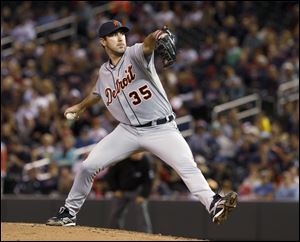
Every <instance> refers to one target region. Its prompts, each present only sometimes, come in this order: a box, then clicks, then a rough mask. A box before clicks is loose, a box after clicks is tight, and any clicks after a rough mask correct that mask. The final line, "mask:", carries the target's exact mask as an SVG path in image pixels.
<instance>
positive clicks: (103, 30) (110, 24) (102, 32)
mask: <svg viewBox="0 0 300 242" xmlns="http://www.w3.org/2000/svg"><path fill="white" fill-rule="evenodd" d="M118 30H121V31H123V32H124V33H126V32H128V31H129V28H127V27H126V26H123V25H122V23H121V22H119V21H117V20H115V19H113V20H110V21H107V22H106V23H104V24H102V25H101V26H100V28H99V30H98V36H99V37H100V38H103V37H104V36H106V35H109V34H111V33H114V32H116V31H118Z"/></svg>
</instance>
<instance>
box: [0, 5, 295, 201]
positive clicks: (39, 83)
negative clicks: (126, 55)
mask: <svg viewBox="0 0 300 242" xmlns="http://www.w3.org/2000/svg"><path fill="white" fill-rule="evenodd" d="M41 4H43V5H42V6H41ZM100 4H101V5H103V6H105V7H107V4H108V2H101V3H99V2H97V1H96V2H93V1H71V2H68V1H62V2H52V1H46V2H43V3H38V2H37V3H36V2H33V1H22V2H14V1H7V2H1V5H2V8H1V37H2V38H3V37H6V36H11V37H12V38H13V40H14V41H13V45H12V49H13V53H12V55H9V56H2V55H1V177H2V178H3V179H4V185H3V192H4V193H5V194H12V193H14V194H51V195H66V194H68V192H69V190H70V188H71V185H72V182H73V179H74V173H75V172H76V169H77V167H78V164H79V163H80V162H81V161H82V160H83V159H84V157H85V155H86V154H83V155H82V154H78V152H77V151H78V148H82V147H85V146H88V145H92V144H95V143H97V142H99V141H100V140H101V139H102V138H104V137H105V136H106V135H107V134H108V133H110V132H111V131H112V130H113V129H114V127H115V126H116V124H117V122H116V120H114V118H113V117H112V116H111V115H110V114H109V112H108V111H107V110H106V109H105V106H104V104H103V103H100V104H99V105H95V106H93V107H91V108H90V109H89V110H87V111H86V112H85V113H84V114H83V115H82V117H81V118H80V119H79V120H77V121H69V120H66V119H65V118H64V116H63V112H64V110H65V109H66V108H67V107H68V106H70V105H73V104H75V103H78V102H80V101H81V100H82V99H83V98H84V97H85V96H86V95H87V94H88V93H89V92H90V91H91V88H92V86H93V83H94V82H95V80H96V79H97V75H98V69H99V67H100V66H101V64H102V63H104V62H105V61H106V60H107V57H106V55H105V53H104V50H103V49H102V48H101V47H100V46H99V41H98V39H97V29H98V27H99V26H100V25H101V24H102V23H103V22H105V21H106V20H108V19H112V18H114V19H118V20H120V21H122V22H123V23H125V24H126V25H127V26H128V27H129V28H130V29H131V30H130V32H129V34H127V43H128V45H129V46H130V45H133V44H134V43H136V42H141V41H143V39H144V37H145V36H147V34H149V33H150V32H152V31H154V30H156V29H157V28H161V27H163V26H164V25H167V26H168V27H169V28H170V29H171V31H173V32H174V33H175V35H176V38H177V39H176V42H177V47H178V55H177V61H176V63H175V64H174V65H173V66H172V67H171V68H169V69H167V70H165V69H163V67H162V63H161V61H160V60H159V58H157V59H156V66H157V72H158V74H159V76H160V78H161V81H162V83H163V85H164V87H165V89H166V92H167V94H168V96H169V99H170V102H171V104H172V106H173V109H174V111H175V113H176V115H177V117H182V116H185V115H192V117H193V119H194V121H193V122H194V133H193V134H192V135H191V136H189V137H187V138H186V139H187V141H188V144H189V145H190V147H191V149H192V151H193V154H194V156H195V160H196V162H197V164H198V166H199V168H200V169H201V171H202V172H203V174H204V176H205V177H206V178H207V179H208V181H209V184H210V186H211V187H212V188H213V189H214V190H215V191H219V192H221V193H222V192H223V193H226V191H228V190H231V189H234V190H236V191H238V193H239V195H240V199H245V200H258V199H259V200H260V199H261V200H282V199H287V200H296V201H299V100H296V101H293V102H287V103H285V104H284V105H283V111H282V112H281V113H279V112H278V110H277V109H276V107H277V101H278V100H277V98H276V93H277V90H278V87H279V85H280V84H282V83H286V82H289V81H295V80H296V81H298V82H299V3H298V2H297V1H284V2H275V3H274V2H273V3H271V2H251V1H245V2H243V1H242V2H238V1H228V2H224V1H216V2H211V1H199V2H183V1H182V2H181V1H176V2H166V1H163V2H148V1H144V2H129V1H114V2H110V3H109V6H108V7H107V9H106V11H104V12H97V13H95V12H94V11H93V9H94V8H95V7H99V5H100ZM71 14H72V15H75V16H76V19H77V35H76V37H75V38H74V37H72V38H65V39H61V40H57V41H50V40H49V41H47V42H46V43H45V44H43V45H42V44H38V43H37V41H36V39H37V33H36V30H35V27H36V26H40V25H43V24H47V23H51V22H53V21H56V20H59V19H62V18H64V17H67V16H69V15H71ZM252 93H258V94H259V95H260V96H261V98H262V100H263V102H265V103H268V104H269V105H266V107H265V108H264V109H263V112H261V113H260V114H258V115H256V116H253V117H252V118H251V119H250V118H249V119H247V120H241V119H238V116H237V110H235V109H232V110H229V111H228V112H226V113H223V114H221V115H219V116H218V117H217V119H216V120H212V119H211V111H212V108H213V107H214V106H216V105H218V104H222V103H225V102H228V101H231V100H234V99H237V98H240V97H243V96H245V95H248V94H252ZM263 107H264V106H263ZM43 158H49V159H50V161H51V162H50V163H49V164H48V165H46V166H44V167H43V169H44V170H43V172H45V171H47V174H48V176H47V177H42V176H41V174H40V172H41V171H40V170H39V169H36V168H31V169H28V170H26V172H25V170H24V167H25V165H26V164H29V163H31V162H32V161H36V160H39V159H43ZM151 164H152V168H153V170H154V178H153V179H154V180H153V188H152V192H151V194H152V196H159V197H162V196H168V197H174V198H176V199H178V198H181V197H182V198H186V197H189V196H190V195H189V192H188V190H187V188H186V186H185V185H184V183H183V182H182V181H181V179H180V177H179V176H178V175H177V174H176V172H175V171H174V170H172V169H171V168H170V167H168V166H167V165H166V164H164V163H162V162H161V161H160V160H158V159H157V158H156V157H152V159H151ZM107 172H109V169H107V170H104V171H103V172H101V173H100V174H99V175H98V176H97V177H96V179H95V181H94V186H93V189H92V192H91V196H92V197H103V196H105V195H106V194H107V192H108V190H109V187H108V186H107V184H106V180H105V177H106V176H105V175H106V174H107Z"/></svg>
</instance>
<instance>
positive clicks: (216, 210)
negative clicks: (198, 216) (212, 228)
mask: <svg viewBox="0 0 300 242" xmlns="http://www.w3.org/2000/svg"><path fill="white" fill-rule="evenodd" d="M236 204H237V194H236V193H235V192H229V193H228V194H227V195H226V196H224V197H221V196H220V195H219V194H216V195H215V196H214V197H213V201H212V203H211V205H210V208H209V213H210V214H211V216H212V221H213V223H216V224H222V223H223V222H224V221H225V220H226V219H227V217H228V214H229V213H230V212H231V211H232V209H234V208H235V207H236Z"/></svg>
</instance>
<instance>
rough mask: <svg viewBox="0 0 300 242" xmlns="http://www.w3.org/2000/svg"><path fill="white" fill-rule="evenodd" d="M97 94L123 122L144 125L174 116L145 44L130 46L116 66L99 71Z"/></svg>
mask: <svg viewBox="0 0 300 242" xmlns="http://www.w3.org/2000/svg"><path fill="white" fill-rule="evenodd" d="M94 94H97V95H100V96H101V98H102V100H103V101H104V103H105V105H106V107H107V108H108V110H109V111H110V112H111V114H112V115H113V116H114V117H115V118H116V119H117V120H118V121H120V122H121V123H124V124H129V125H142V124H145V123H147V122H149V121H152V120H157V119H160V118H164V117H166V116H169V115H170V114H172V113H173V112H172V107H171V105H170V103H169V101H168V99H167V95H166V93H165V90H164V89H163V86H162V84H161V82H160V80H159V77H158V75H157V73H156V70H155V66H154V53H152V55H151V57H150V60H149V62H148V61H147V60H146V59H145V56H144V53H143V43H138V44H135V45H133V46H131V47H127V48H126V51H125V53H124V55H123V57H122V58H121V60H120V61H119V63H118V64H117V65H116V66H115V67H113V66H112V65H110V63H109V62H106V63H104V64H103V65H102V66H101V67H100V70H99V77H98V80H97V83H96V87H95V90H94Z"/></svg>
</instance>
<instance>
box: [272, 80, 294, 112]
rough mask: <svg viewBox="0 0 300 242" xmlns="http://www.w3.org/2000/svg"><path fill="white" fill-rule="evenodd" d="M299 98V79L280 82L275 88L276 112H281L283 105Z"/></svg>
mask: <svg viewBox="0 0 300 242" xmlns="http://www.w3.org/2000/svg"><path fill="white" fill-rule="evenodd" d="M296 100H299V79H295V80H293V81H289V82H285V83H282V84H280V86H279V87H278V90H277V105H276V107H277V110H276V111H277V112H278V114H279V115H281V114H282V112H283V105H284V104H286V103H288V102H294V101H296Z"/></svg>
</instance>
